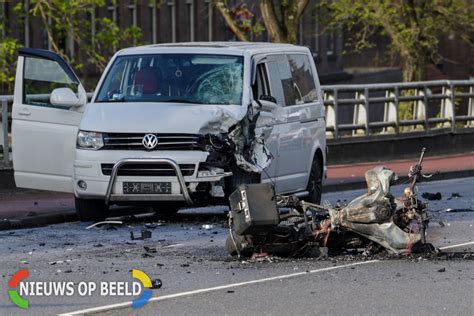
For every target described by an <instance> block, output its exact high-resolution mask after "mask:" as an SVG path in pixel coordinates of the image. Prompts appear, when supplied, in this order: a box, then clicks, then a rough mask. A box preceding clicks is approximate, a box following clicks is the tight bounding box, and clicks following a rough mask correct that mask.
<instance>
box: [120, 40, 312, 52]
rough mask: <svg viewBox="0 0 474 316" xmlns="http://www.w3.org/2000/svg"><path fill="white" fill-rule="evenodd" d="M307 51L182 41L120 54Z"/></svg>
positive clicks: (265, 45)
mask: <svg viewBox="0 0 474 316" xmlns="http://www.w3.org/2000/svg"><path fill="white" fill-rule="evenodd" d="M288 49H291V50H295V51H307V48H306V47H304V46H297V45H292V44H280V43H266V42H183V43H163V44H152V45H145V46H138V47H130V48H125V49H123V50H121V51H120V53H119V54H120V55H133V54H150V53H158V52H161V51H163V50H166V51H168V50H170V51H171V50H172V51H176V50H193V51H194V52H196V53H203V52H208V53H221V54H222V53H224V54H227V53H228V54H238V55H243V54H244V53H245V52H250V53H261V52H271V51H281V50H288Z"/></svg>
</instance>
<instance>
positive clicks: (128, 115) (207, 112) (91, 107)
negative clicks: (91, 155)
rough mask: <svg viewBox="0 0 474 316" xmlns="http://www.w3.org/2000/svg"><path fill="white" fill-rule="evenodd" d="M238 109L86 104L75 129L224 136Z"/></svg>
mask: <svg viewBox="0 0 474 316" xmlns="http://www.w3.org/2000/svg"><path fill="white" fill-rule="evenodd" d="M246 113H247V109H246V108H245V107H243V106H240V105H201V104H180V103H151V102H146V103H145V102H143V103H131V102H127V103H117V102H110V103H90V104H88V105H87V106H86V109H85V111H84V115H83V117H82V121H81V124H80V127H79V129H81V130H85V131H94V132H105V133H186V134H217V133H226V132H228V130H229V128H230V127H231V126H233V125H235V124H237V123H238V122H239V121H241V120H242V119H243V118H244V116H245V115H246Z"/></svg>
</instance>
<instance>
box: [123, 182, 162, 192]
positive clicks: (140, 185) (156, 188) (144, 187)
mask: <svg viewBox="0 0 474 316" xmlns="http://www.w3.org/2000/svg"><path fill="white" fill-rule="evenodd" d="M123 193H124V194H171V182H124V183H123Z"/></svg>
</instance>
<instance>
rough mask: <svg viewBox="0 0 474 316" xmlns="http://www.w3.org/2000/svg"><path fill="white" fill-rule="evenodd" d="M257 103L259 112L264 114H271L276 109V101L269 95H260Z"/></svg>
mask: <svg viewBox="0 0 474 316" xmlns="http://www.w3.org/2000/svg"><path fill="white" fill-rule="evenodd" d="M258 102H259V104H260V105H261V110H262V111H265V112H272V111H273V110H274V109H276V108H277V107H278V105H277V100H276V99H275V98H274V97H272V96H271V95H266V94H262V95H261V96H260V98H259V100H258Z"/></svg>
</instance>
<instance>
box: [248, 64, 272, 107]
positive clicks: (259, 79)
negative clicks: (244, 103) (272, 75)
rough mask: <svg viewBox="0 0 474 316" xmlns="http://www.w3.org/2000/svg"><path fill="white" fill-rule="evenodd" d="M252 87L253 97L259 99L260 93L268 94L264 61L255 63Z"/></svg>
mask: <svg viewBox="0 0 474 316" xmlns="http://www.w3.org/2000/svg"><path fill="white" fill-rule="evenodd" d="M252 89H253V90H252V92H253V97H254V98H255V99H259V98H260V97H261V96H262V95H267V94H270V92H269V91H268V90H269V88H268V78H267V72H266V69H265V64H264V63H261V64H258V65H257V73H256V77H255V84H254V85H253V87H252Z"/></svg>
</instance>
